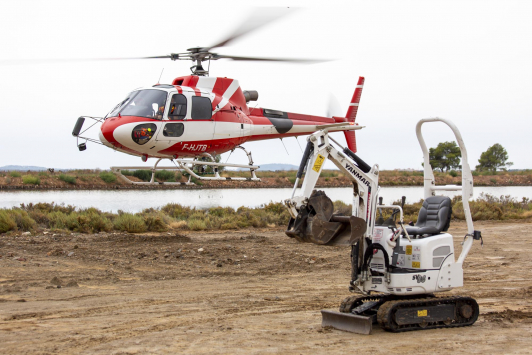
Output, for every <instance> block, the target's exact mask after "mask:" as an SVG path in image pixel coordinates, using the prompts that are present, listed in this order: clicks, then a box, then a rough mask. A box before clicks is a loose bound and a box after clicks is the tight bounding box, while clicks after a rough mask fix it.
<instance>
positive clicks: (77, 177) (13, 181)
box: [0, 170, 532, 192]
mask: <svg viewBox="0 0 532 355" xmlns="http://www.w3.org/2000/svg"><path fill="white" fill-rule="evenodd" d="M162 172H165V173H166V174H164V175H161V176H160V178H164V179H168V180H163V181H177V182H180V183H181V185H163V184H162V183H160V182H161V180H160V179H159V177H157V176H156V177H157V180H156V181H157V182H159V183H160V184H158V185H133V184H129V183H126V182H124V181H121V180H120V179H118V178H117V176H116V175H114V174H113V173H111V172H105V171H96V170H79V171H72V172H68V173H60V172H57V173H47V172H38V173H36V172H26V173H21V172H10V173H7V172H3V173H2V172H0V192H1V191H68V190H70V191H75V190H204V189H241V188H249V189H262V188H272V189H279V188H293V187H294V182H295V180H296V176H295V174H296V172H295V171H279V172H263V173H262V174H257V175H258V177H259V178H260V179H261V181H260V182H252V181H234V180H233V181H201V180H200V181H195V182H196V184H197V185H192V186H191V185H185V181H187V180H188V178H186V177H185V176H182V175H181V174H175V175H174V174H172V173H170V172H166V171H164V170H163V171H162ZM162 172H161V174H162ZM235 175H236V174H235V173H233V172H224V173H223V174H222V176H224V177H234V176H235ZM128 178H129V179H130V180H132V181H135V182H141V181H143V180H141V179H140V178H138V177H136V176H128ZM435 179H436V184H437V185H461V184H462V177H461V174H457V173H453V174H448V173H435ZM104 180H105V181H104ZM473 180H474V184H475V186H476V187H507V186H532V172H529V171H527V172H525V173H513V172H498V173H497V174H495V175H487V174H478V175H477V176H474V177H473ZM106 181H107V182H106ZM193 181H194V180H193ZM423 184H424V178H423V174H422V173H421V172H404V171H403V172H402V171H381V172H380V174H379V186H381V187H409V186H412V187H414V186H417V187H422V186H423ZM299 186H301V183H300V185H299ZM351 186H352V182H351V181H350V180H349V179H348V178H347V177H346V176H344V175H342V174H341V173H340V172H338V171H331V170H325V171H323V172H322V174H321V176H320V177H319V179H318V181H317V184H316V187H317V188H335V187H351Z"/></svg>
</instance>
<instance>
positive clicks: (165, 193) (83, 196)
mask: <svg viewBox="0 0 532 355" xmlns="http://www.w3.org/2000/svg"><path fill="white" fill-rule="evenodd" d="M321 190H324V191H325V193H326V194H327V195H328V196H329V197H330V198H331V199H332V200H333V201H335V200H341V201H344V202H346V203H351V194H352V189H351V188H347V187H342V188H324V189H321ZM291 193H292V189H290V188H282V189H204V190H72V191H9V192H0V208H11V207H14V206H19V205H20V204H21V203H25V204H28V203H37V202H49V203H50V202H55V203H56V204H65V205H73V206H76V207H79V208H87V207H96V208H98V209H100V210H102V211H110V212H117V211H118V210H122V211H125V212H140V211H142V210H143V209H144V208H149V207H154V208H157V207H161V206H164V205H166V204H167V203H171V202H173V203H179V204H181V205H184V206H190V207H196V208H200V209H204V208H209V207H216V206H223V207H226V206H229V207H233V208H238V207H240V206H247V207H258V206H261V205H263V204H265V203H269V202H270V201H273V202H280V201H283V200H285V199H287V198H289V197H290V196H291ZM481 193H485V194H491V195H494V196H497V197H499V196H501V195H510V196H512V197H515V198H517V199H518V200H521V199H522V198H523V197H527V198H530V199H532V186H502V187H476V188H475V189H474V198H477V197H479V196H480V194H481ZM444 194H446V195H447V196H454V195H456V194H460V192H447V193H444ZM380 196H382V197H383V200H384V203H392V202H393V201H397V200H398V199H400V198H401V196H406V200H407V202H417V201H419V200H420V199H422V198H423V188H422V187H417V186H416V187H381V191H380Z"/></svg>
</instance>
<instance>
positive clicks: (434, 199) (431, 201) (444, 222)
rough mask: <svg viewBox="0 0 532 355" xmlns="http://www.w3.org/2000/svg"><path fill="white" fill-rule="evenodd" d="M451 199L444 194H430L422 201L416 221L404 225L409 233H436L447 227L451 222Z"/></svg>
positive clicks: (429, 234)
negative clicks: (406, 225) (411, 224)
mask: <svg viewBox="0 0 532 355" xmlns="http://www.w3.org/2000/svg"><path fill="white" fill-rule="evenodd" d="M451 215H452V205H451V199H450V198H449V197H446V196H431V197H429V198H427V199H425V201H423V206H421V209H420V210H419V216H418V218H417V222H416V224H415V226H413V227H406V231H407V232H408V234H409V235H413V236H416V235H428V236H431V235H436V234H440V233H441V232H442V231H444V232H445V231H447V230H448V229H449V224H450V223H451Z"/></svg>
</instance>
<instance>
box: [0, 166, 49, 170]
mask: <svg viewBox="0 0 532 355" xmlns="http://www.w3.org/2000/svg"><path fill="white" fill-rule="evenodd" d="M11 170H18V171H28V170H30V171H43V170H48V168H43V167H42V166H30V165H28V166H26V165H6V166H0V171H11Z"/></svg>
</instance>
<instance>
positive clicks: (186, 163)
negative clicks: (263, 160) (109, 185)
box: [111, 148, 261, 185]
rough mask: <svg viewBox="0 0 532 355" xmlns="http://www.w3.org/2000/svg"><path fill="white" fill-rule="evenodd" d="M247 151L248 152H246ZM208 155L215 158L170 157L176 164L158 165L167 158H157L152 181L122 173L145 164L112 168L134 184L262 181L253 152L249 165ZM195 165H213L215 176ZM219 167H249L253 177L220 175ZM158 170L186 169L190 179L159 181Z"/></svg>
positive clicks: (249, 155)
mask: <svg viewBox="0 0 532 355" xmlns="http://www.w3.org/2000/svg"><path fill="white" fill-rule="evenodd" d="M242 149H243V148H242ZM246 153H247V152H246ZM205 156H206V157H208V158H210V159H211V160H213V161H212V162H207V161H200V160H196V159H197V158H194V160H187V159H169V160H170V161H172V162H173V163H174V164H176V165H175V166H164V167H162V166H157V165H158V164H159V162H160V161H161V160H163V159H165V158H160V159H158V160H157V162H156V163H155V165H154V166H153V168H151V169H150V170H151V172H152V174H151V179H150V181H149V182H148V181H142V182H138V181H131V180H130V179H129V178H128V177H127V176H125V175H123V174H122V170H146V167H144V166H112V167H111V170H112V171H113V172H114V173H116V174H117V176H118V178H119V179H120V180H121V181H123V182H125V183H128V184H132V185H195V183H194V182H192V178H195V179H197V180H205V181H261V180H260V178H258V177H257V176H256V175H255V170H257V169H259V168H260V166H258V165H252V163H253V161H252V160H251V154H248V157H249V160H250V164H249V165H242V164H227V163H218V162H216V161H214V159H213V157H212V156H211V155H210V154H206V155H205ZM194 165H201V166H204V165H208V166H212V167H213V169H214V176H212V177H207V176H201V175H198V174H197V173H196V172H195V171H194V170H193V166H194ZM219 167H230V168H244V169H249V170H250V172H251V177H224V176H220V174H219V172H218V168H219ZM157 170H179V171H185V172H186V173H187V174H189V179H188V181H187V182H158V181H155V172H156V171H157Z"/></svg>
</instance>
